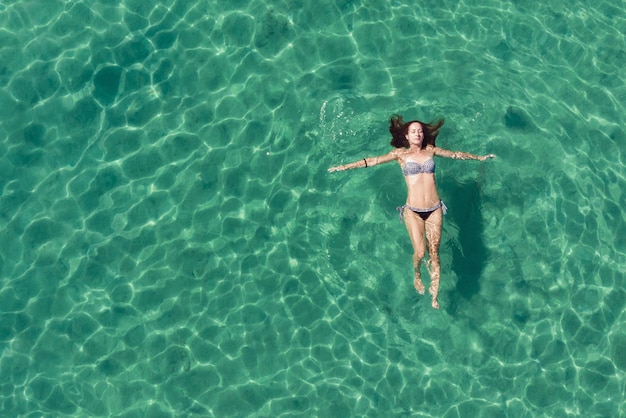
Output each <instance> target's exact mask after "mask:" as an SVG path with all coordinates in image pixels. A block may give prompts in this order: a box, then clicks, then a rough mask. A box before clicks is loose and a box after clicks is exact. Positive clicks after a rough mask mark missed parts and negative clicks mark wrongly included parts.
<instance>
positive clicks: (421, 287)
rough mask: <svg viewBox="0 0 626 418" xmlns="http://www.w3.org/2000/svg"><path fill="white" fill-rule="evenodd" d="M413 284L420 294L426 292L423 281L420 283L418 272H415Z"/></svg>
mask: <svg viewBox="0 0 626 418" xmlns="http://www.w3.org/2000/svg"><path fill="white" fill-rule="evenodd" d="M413 286H415V290H417V293H419V294H420V295H423V294H424V293H425V292H426V289H425V288H424V283H422V278H421V277H420V275H419V273H415V278H414V279H413Z"/></svg>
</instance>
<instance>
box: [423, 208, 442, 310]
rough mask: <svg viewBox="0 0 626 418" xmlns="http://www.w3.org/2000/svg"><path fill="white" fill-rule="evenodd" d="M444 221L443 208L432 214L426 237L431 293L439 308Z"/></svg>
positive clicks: (435, 305)
mask: <svg viewBox="0 0 626 418" xmlns="http://www.w3.org/2000/svg"><path fill="white" fill-rule="evenodd" d="M442 223H443V211H442V210H441V208H439V209H437V210H436V211H434V212H433V213H431V214H430V216H429V217H428V219H427V220H426V222H425V229H426V239H427V240H428V256H429V258H430V260H429V261H428V264H427V265H428V271H429V272H430V289H429V291H430V294H431V295H432V299H433V308H435V309H439V302H438V301H437V296H438V295H439V278H440V276H441V264H440V263H439V244H440V243H441V224H442Z"/></svg>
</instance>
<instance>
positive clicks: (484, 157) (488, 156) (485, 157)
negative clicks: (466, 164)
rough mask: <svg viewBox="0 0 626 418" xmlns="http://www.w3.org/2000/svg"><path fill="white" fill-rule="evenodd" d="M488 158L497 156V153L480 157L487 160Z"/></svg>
mask: <svg viewBox="0 0 626 418" xmlns="http://www.w3.org/2000/svg"><path fill="white" fill-rule="evenodd" d="M488 158H496V154H488V155H483V156H482V157H480V161H485V160H487V159H488Z"/></svg>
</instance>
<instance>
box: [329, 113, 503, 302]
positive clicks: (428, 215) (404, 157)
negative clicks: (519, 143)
mask: <svg viewBox="0 0 626 418" xmlns="http://www.w3.org/2000/svg"><path fill="white" fill-rule="evenodd" d="M389 122H390V123H391V126H389V132H391V136H392V139H391V145H392V146H393V147H395V149H394V150H393V151H391V152H390V153H389V154H386V155H382V156H379V157H369V158H364V159H362V160H359V161H356V162H353V163H350V164H346V165H340V166H336V167H331V168H329V169H328V171H329V172H331V173H332V172H334V171H344V170H350V169H353V168H366V167H373V166H375V165H378V164H383V163H388V162H390V161H397V162H398V164H400V167H401V168H402V174H404V179H405V180H406V185H407V188H408V196H407V199H406V204H404V205H403V206H401V207H399V208H398V210H399V211H400V216H401V217H402V216H403V217H404V222H405V224H406V228H407V230H408V231H409V236H410V237H411V242H412V243H413V267H414V268H415V277H414V280H413V285H414V286H415V289H416V290H417V291H418V292H419V293H420V294H421V295H423V294H424V283H422V278H421V274H420V266H421V263H422V259H423V258H424V254H425V251H426V245H425V241H424V235H425V236H426V242H427V243H428V254H429V258H430V260H429V261H428V263H427V268H428V272H429V273H430V280H431V281H430V289H429V291H430V294H431V296H432V305H433V308H435V309H439V302H438V301H437V296H438V294H439V277H440V272H441V267H440V264H439V243H440V242H441V224H442V222H443V214H444V213H445V211H446V206H445V205H444V204H443V202H442V201H441V199H440V198H439V194H438V193H437V185H436V183H435V161H434V159H433V158H434V157H435V156H439V157H445V158H453V159H456V160H479V161H485V160H486V159H488V158H495V155H493V154H489V155H483V156H478V155H474V154H468V153H466V152H459V151H457V152H453V151H448V150H445V149H441V148H439V147H437V146H436V145H435V139H437V135H438V134H439V129H440V128H441V126H442V125H443V122H444V121H443V119H440V120H438V121H436V122H433V123H424V122H420V121H418V120H413V121H410V122H406V123H405V122H404V121H403V120H402V116H400V115H396V116H394V117H392V118H391V119H390V120H389Z"/></svg>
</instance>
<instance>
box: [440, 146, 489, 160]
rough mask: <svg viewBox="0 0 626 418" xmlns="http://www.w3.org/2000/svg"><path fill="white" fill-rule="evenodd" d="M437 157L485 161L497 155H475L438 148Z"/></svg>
mask: <svg viewBox="0 0 626 418" xmlns="http://www.w3.org/2000/svg"><path fill="white" fill-rule="evenodd" d="M435 155H438V156H439V157H444V158H452V159H454V160H478V161H485V160H486V159H488V158H496V156H495V154H487V155H474V154H470V153H469V152H462V151H448V150H447V149H442V148H437V147H435Z"/></svg>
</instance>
